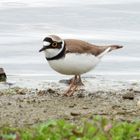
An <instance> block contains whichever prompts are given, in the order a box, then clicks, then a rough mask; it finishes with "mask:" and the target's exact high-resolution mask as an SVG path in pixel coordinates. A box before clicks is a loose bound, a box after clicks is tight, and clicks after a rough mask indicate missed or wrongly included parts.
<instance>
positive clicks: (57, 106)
mask: <svg viewBox="0 0 140 140" xmlns="http://www.w3.org/2000/svg"><path fill="white" fill-rule="evenodd" d="M19 81H22V82H21V83H19V84H17V83H18V82H17V83H15V84H14V85H12V86H9V85H5V84H0V86H1V88H0V89H1V90H0V127H2V126H5V125H10V126H18V127H22V126H26V125H34V124H36V123H41V122H46V121H47V120H49V119H62V118H63V119H66V120H70V121H76V122H77V121H79V120H81V119H84V118H85V119H92V118H93V117H94V116H96V115H101V116H104V117H107V118H111V119H115V120H123V121H135V120H140V106H139V105H138V101H139V100H140V83H139V82H138V81H131V82H130V81H129V82H127V81H124V82H123V81H112V80H107V79H104V78H96V77H95V78H84V80H83V81H84V84H85V86H83V87H80V88H79V89H78V90H77V91H76V92H75V94H74V96H72V97H64V96H63V93H64V92H65V90H66V89H67V86H68V85H66V84H63V83H60V82H58V81H52V82H49V81H42V82H40V81H38V83H37V82H36V84H35V82H32V83H31V80H27V79H24V80H23V79H22V80H21V79H20V80H19ZM23 83H24V84H23ZM25 83H26V84H25ZM27 83H28V84H27ZM30 84H32V85H34V86H32V88H29V86H27V85H30ZM2 87H3V88H2Z"/></svg>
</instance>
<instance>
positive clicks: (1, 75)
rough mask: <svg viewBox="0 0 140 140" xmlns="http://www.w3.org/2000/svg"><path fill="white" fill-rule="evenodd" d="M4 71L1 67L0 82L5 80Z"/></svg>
mask: <svg viewBox="0 0 140 140" xmlns="http://www.w3.org/2000/svg"><path fill="white" fill-rule="evenodd" d="M6 79H7V77H6V73H5V72H4V69H3V68H0V82H6Z"/></svg>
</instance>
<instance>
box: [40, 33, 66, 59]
mask: <svg viewBox="0 0 140 140" xmlns="http://www.w3.org/2000/svg"><path fill="white" fill-rule="evenodd" d="M63 46H64V41H63V40H62V39H61V38H60V37H58V36H56V35H49V36H47V37H45V38H44V39H43V47H42V48H41V49H40V50H39V52H42V51H44V52H45V56H46V57H54V56H55V55H57V54H58V53H59V52H60V51H61V49H62V47H63Z"/></svg>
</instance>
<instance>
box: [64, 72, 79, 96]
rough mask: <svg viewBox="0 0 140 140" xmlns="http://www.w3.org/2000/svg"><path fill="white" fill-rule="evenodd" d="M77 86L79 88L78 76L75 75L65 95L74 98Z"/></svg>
mask: <svg viewBox="0 0 140 140" xmlns="http://www.w3.org/2000/svg"><path fill="white" fill-rule="evenodd" d="M76 86H77V75H75V76H74V78H73V79H72V82H71V84H70V87H69V88H68V90H67V91H66V92H65V94H64V95H66V96H72V95H73V93H74V91H75V90H76V88H75V87H76Z"/></svg>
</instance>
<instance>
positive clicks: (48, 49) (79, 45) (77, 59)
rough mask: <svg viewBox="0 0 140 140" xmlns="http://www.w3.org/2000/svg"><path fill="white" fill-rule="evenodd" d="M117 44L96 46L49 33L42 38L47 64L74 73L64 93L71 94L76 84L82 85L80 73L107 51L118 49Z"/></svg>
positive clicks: (59, 70)
mask: <svg viewBox="0 0 140 140" xmlns="http://www.w3.org/2000/svg"><path fill="white" fill-rule="evenodd" d="M120 48H122V46H119V45H108V46H97V45H93V44H90V43H88V42H85V41H82V40H77V39H61V38H60V37H59V36H56V35H50V36H48V37H45V38H44V40H43V48H42V49H40V50H39V52H42V51H44V52H45V57H46V59H47V61H48V63H49V65H50V66H51V67H52V68H53V69H54V70H55V71H57V72H59V73H61V74H65V75H74V78H73V79H72V80H71V83H70V87H69V88H68V90H67V91H66V93H65V94H64V95H66V96H72V95H73V94H74V91H75V90H76V89H77V87H78V85H83V83H82V81H81V77H80V75H81V74H84V73H86V72H89V71H90V70H92V69H93V68H95V66H96V65H97V64H98V63H99V62H100V60H101V58H102V57H103V56H104V55H105V54H107V53H108V52H110V51H112V50H116V49H120Z"/></svg>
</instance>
